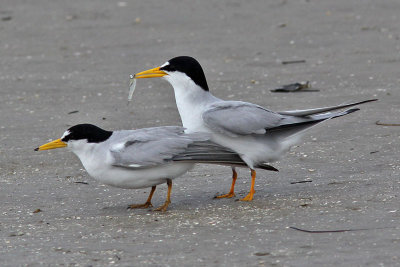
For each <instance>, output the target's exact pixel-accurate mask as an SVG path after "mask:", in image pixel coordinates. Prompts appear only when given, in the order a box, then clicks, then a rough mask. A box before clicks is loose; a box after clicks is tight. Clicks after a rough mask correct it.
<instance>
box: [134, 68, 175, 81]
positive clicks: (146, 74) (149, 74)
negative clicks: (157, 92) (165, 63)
mask: <svg viewBox="0 0 400 267" xmlns="http://www.w3.org/2000/svg"><path fill="white" fill-rule="evenodd" d="M165 75H168V74H167V73H166V72H165V71H162V70H160V67H157V68H154V69H150V70H145V71H142V72H139V73H136V74H135V78H136V79H142V78H156V77H162V76H165Z"/></svg>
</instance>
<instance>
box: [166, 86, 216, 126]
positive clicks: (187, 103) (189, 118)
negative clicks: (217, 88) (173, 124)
mask: <svg viewBox="0 0 400 267" xmlns="http://www.w3.org/2000/svg"><path fill="white" fill-rule="evenodd" d="M170 83H171V85H172V86H173V88H174V93H175V101H176V106H177V107H178V111H179V115H180V116H181V120H182V124H183V127H185V128H187V129H188V130H199V129H198V126H199V125H200V122H201V120H202V117H201V114H202V111H203V110H204V108H205V107H206V106H208V105H210V104H211V103H214V102H216V101H219V99H218V98H216V97H215V96H213V95H212V94H211V93H210V92H209V91H205V90H204V89H202V88H201V87H200V86H198V85H197V84H195V83H194V82H193V81H191V80H189V81H187V82H185V83H174V82H171V81H170Z"/></svg>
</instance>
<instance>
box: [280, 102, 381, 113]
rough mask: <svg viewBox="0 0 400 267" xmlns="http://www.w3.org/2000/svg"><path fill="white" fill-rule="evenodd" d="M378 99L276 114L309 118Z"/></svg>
mask: <svg viewBox="0 0 400 267" xmlns="http://www.w3.org/2000/svg"><path fill="white" fill-rule="evenodd" d="M377 100H378V99H368V100H364V101H360V102H355V103H350V104H343V105H338V106H331V107H324V108H313V109H303V110H288V111H279V112H278V113H279V114H281V115H289V116H300V117H303V116H309V115H314V114H320V113H325V112H329V111H333V110H338V109H343V108H349V107H353V106H356V105H361V104H365V103H368V102H373V101H377Z"/></svg>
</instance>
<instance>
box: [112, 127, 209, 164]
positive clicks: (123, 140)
mask: <svg viewBox="0 0 400 267" xmlns="http://www.w3.org/2000/svg"><path fill="white" fill-rule="evenodd" d="M183 130H184V128H182V127H156V128H147V129H141V130H136V131H120V132H116V133H117V136H116V137H117V139H118V141H117V142H114V144H113V145H112V147H111V148H110V152H111V155H112V156H113V160H114V162H113V165H114V166H119V167H126V168H146V167H152V166H157V165H160V164H165V163H167V162H170V161H171V160H172V158H173V157H174V156H176V155H178V154H179V153H182V152H183V151H185V150H186V148H187V147H188V146H189V144H192V143H193V142H195V141H204V140H207V139H209V135H208V134H206V133H204V134H202V133H196V134H190V135H189V134H184V133H183Z"/></svg>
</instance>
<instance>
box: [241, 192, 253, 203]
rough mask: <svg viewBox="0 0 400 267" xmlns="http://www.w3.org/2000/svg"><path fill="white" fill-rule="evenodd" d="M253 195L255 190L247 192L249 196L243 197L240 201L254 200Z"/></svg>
mask: <svg viewBox="0 0 400 267" xmlns="http://www.w3.org/2000/svg"><path fill="white" fill-rule="evenodd" d="M253 195H254V192H250V193H248V194H247V196H245V197H244V198H242V199H241V200H240V201H252V200H253Z"/></svg>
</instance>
